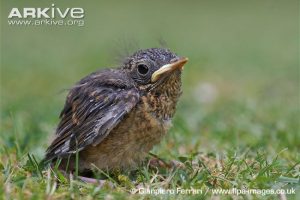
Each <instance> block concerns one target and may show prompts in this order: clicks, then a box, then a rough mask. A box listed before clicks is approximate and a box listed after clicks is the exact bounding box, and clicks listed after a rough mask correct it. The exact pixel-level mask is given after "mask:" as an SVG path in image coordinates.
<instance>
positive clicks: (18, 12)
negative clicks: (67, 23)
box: [8, 4, 84, 19]
mask: <svg viewBox="0 0 300 200" xmlns="http://www.w3.org/2000/svg"><path fill="white" fill-rule="evenodd" d="M67 17H70V18H73V19H81V18H84V9H83V8H66V9H62V8H58V7H56V6H55V4H52V5H51V7H48V8H22V9H19V8H12V9H11V11H10V12H9V14H8V18H9V19H23V18H25V19H26V18H32V19H42V18H44V19H55V18H60V19H65V18H67Z"/></svg>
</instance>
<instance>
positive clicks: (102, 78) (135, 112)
mask: <svg viewBox="0 0 300 200" xmlns="http://www.w3.org/2000/svg"><path fill="white" fill-rule="evenodd" d="M187 61H188V59H187V58H184V57H179V56H177V55H176V54H174V53H172V52H171V51H170V50H168V49H162V48H151V49H145V50H139V51H137V52H136V53H134V54H133V55H132V56H130V57H128V58H126V59H125V61H124V62H123V63H122V64H121V65H120V67H119V68H116V69H104V70H100V71H97V72H94V73H92V74H90V75H88V76H86V77H85V78H83V79H81V80H80V81H79V82H78V83H77V84H75V86H74V87H73V88H72V89H70V91H69V94H68V96H67V99H66V102H65V106H64V108H63V110H62V112H61V114H60V119H61V121H60V123H59V125H58V127H57V129H56V138H55V139H54V141H53V142H52V143H51V145H50V146H49V147H48V149H47V151H46V157H45V160H46V161H49V162H55V161H56V160H57V159H61V165H60V167H61V169H64V170H66V169H65V168H66V167H67V168H68V169H67V171H73V170H75V167H76V165H75V160H76V159H75V158H76V155H77V156H78V160H77V161H78V167H79V172H82V171H85V170H89V169H92V166H93V165H95V166H97V167H98V168H99V169H103V170H107V169H108V170H115V169H116V170H127V169H133V168H135V167H137V166H138V165H139V164H140V163H141V162H142V161H143V160H144V159H145V157H146V156H147V154H148V153H149V151H150V150H151V149H152V147H153V146H154V145H155V144H157V143H159V142H160V140H161V139H162V137H163V136H164V135H165V134H166V133H167V132H168V129H169V128H170V125H171V119H172V117H173V116H174V113H175V110H176V103H177V102H178V99H179V97H180V95H181V93H182V91H181V72H182V69H183V66H184V64H185V63H186V62H187ZM77 152H78V153H77Z"/></svg>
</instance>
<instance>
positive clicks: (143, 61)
mask: <svg viewBox="0 0 300 200" xmlns="http://www.w3.org/2000/svg"><path fill="white" fill-rule="evenodd" d="M187 61H188V59H187V58H185V57H179V56H177V55H176V54H174V53H172V52H171V51H170V50H168V49H163V48H151V49H145V50H139V51H137V52H135V53H134V54H133V55H132V56H129V57H128V58H127V59H126V60H125V62H124V66H123V69H124V70H126V72H127V73H128V74H129V76H130V77H131V78H132V79H133V80H134V82H135V83H136V86H137V87H138V88H139V89H140V90H142V91H145V92H156V93H162V92H164V91H170V90H176V91H177V92H180V91H181V89H180V87H181V71H182V69H183V66H184V64H185V63H186V62H187ZM174 92H175V91H174Z"/></svg>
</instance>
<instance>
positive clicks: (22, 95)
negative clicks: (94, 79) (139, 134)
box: [0, 1, 300, 199]
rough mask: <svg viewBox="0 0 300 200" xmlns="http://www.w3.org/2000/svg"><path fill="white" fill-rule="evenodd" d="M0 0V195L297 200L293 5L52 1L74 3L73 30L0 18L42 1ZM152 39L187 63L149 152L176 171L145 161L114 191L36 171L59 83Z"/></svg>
mask: <svg viewBox="0 0 300 200" xmlns="http://www.w3.org/2000/svg"><path fill="white" fill-rule="evenodd" d="M1 3H2V5H1V88H0V91H1V127H0V170H1V173H0V196H2V197H4V198H5V199H9V198H11V199H45V198H47V199H65V198H76V199H77V198H82V199H86V198H87V199H93V198H100V199H101V198H106V199H112V198H115V199H125V198H131V199H156V198H157V197H158V196H156V195H139V194H137V193H138V192H137V188H139V187H145V188H147V187H149V188H152V189H159V188H164V189H176V188H184V189H191V188H195V189H201V190H202V191H203V194H198V195H183V194H178V195H160V196H159V197H160V198H163V199H173V198H179V199H189V198H190V199H199V198H211V196H218V197H220V198H221V199H233V198H235V197H234V195H213V194H212V189H221V188H223V189H232V188H239V189H241V188H249V189H291V188H294V189H296V195H287V198H288V199H299V198H300V184H299V176H300V154H299V152H300V151H299V149H300V133H299V121H300V115H299V102H300V101H299V100H300V94H299V92H300V88H299V85H300V82H299V46H298V45H299V16H298V15H299V14H298V4H299V2H298V1H289V2H282V1H251V2H241V1H230V2H229V1H226V3H225V2H223V1H189V2H181V1H164V2H159V1H154V2H151V3H150V2H146V1H145V2H138V1H135V2H134V3H133V2H132V3H128V2H110V3H108V2H99V3H97V4H96V3H91V2H83V1H72V2H71V1H66V2H64V3H62V2H59V1H57V2H56V3H55V4H56V5H57V7H64V8H65V7H83V8H84V9H85V12H86V17H85V26H84V27H47V26H43V27H20V26H19V27H17V26H8V25H7V21H6V20H7V14H8V11H9V10H10V9H11V8H12V7H20V8H22V7H26V6H27V7H30V6H35V7H48V6H49V5H50V4H48V3H46V2H37V1H32V2H30V1H26V2H25V1H24V2H23V1H22V2H19V1H6V2H1ZM159 38H164V39H165V40H166V41H167V43H168V46H169V47H170V48H171V49H172V50H173V51H175V52H177V53H178V54H179V55H182V56H187V57H189V59H190V61H189V63H188V65H187V66H186V67H185V71H184V75H183V86H184V93H183V96H182V98H181V100H180V103H179V105H178V109H177V113H176V117H175V119H174V121H173V128H172V129H171V130H170V132H169V134H168V135H167V137H166V138H165V139H164V140H163V141H162V142H161V144H160V145H158V146H156V147H155V148H154V149H153V151H152V152H153V153H154V154H156V155H158V156H159V157H160V158H162V159H164V160H178V161H181V162H182V163H183V164H184V167H183V168H179V169H173V170H159V171H156V170H150V169H148V167H147V166H146V165H145V166H143V167H141V168H140V169H139V170H138V171H137V172H136V173H135V174H133V175H132V174H119V175H115V176H112V177H109V180H111V182H112V183H113V184H114V186H115V187H114V188H110V187H104V188H101V189H100V188H98V187H96V186H94V185H90V184H84V183H83V182H80V181H78V180H76V179H73V180H69V179H68V178H65V177H63V176H62V174H60V173H59V172H58V171H57V170H55V168H54V169H48V168H42V167H40V166H39V165H38V163H39V161H40V160H41V159H42V158H43V156H44V151H45V149H46V148H47V145H48V144H49V143H50V141H51V139H52V138H53V136H54V130H55V127H56V125H57V123H58V115H59V112H60V110H61V109H62V106H63V103H64V98H65V95H66V92H61V91H62V90H63V89H66V88H69V87H70V86H72V84H73V83H74V82H76V81H77V80H79V79H80V78H82V77H83V76H85V75H87V74H88V73H90V72H92V71H95V70H96V69H98V68H99V67H105V66H116V65H117V62H116V61H115V58H116V54H117V53H116V52H117V51H119V50H120V49H121V50H122V49H125V48H126V46H128V44H129V46H130V43H133V44H135V43H138V46H139V47H140V48H148V47H155V46H158V42H157V41H158V39H159ZM133 46H134V45H133ZM102 176H103V175H102ZM206 192H207V193H206ZM132 193H135V194H132ZM241 196H242V197H241V198H244V199H251V198H254V199H261V198H263V199H273V198H274V197H275V198H279V196H278V195H265V196H261V195H241ZM281 198H283V197H282V196H281Z"/></svg>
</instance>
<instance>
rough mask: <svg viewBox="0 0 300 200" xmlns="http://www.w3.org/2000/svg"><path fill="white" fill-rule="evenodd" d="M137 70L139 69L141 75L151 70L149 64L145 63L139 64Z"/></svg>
mask: <svg viewBox="0 0 300 200" xmlns="http://www.w3.org/2000/svg"><path fill="white" fill-rule="evenodd" d="M137 71H138V73H139V74H141V75H146V74H147V73H148V71H149V68H148V66H147V65H145V64H139V65H138V66H137Z"/></svg>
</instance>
